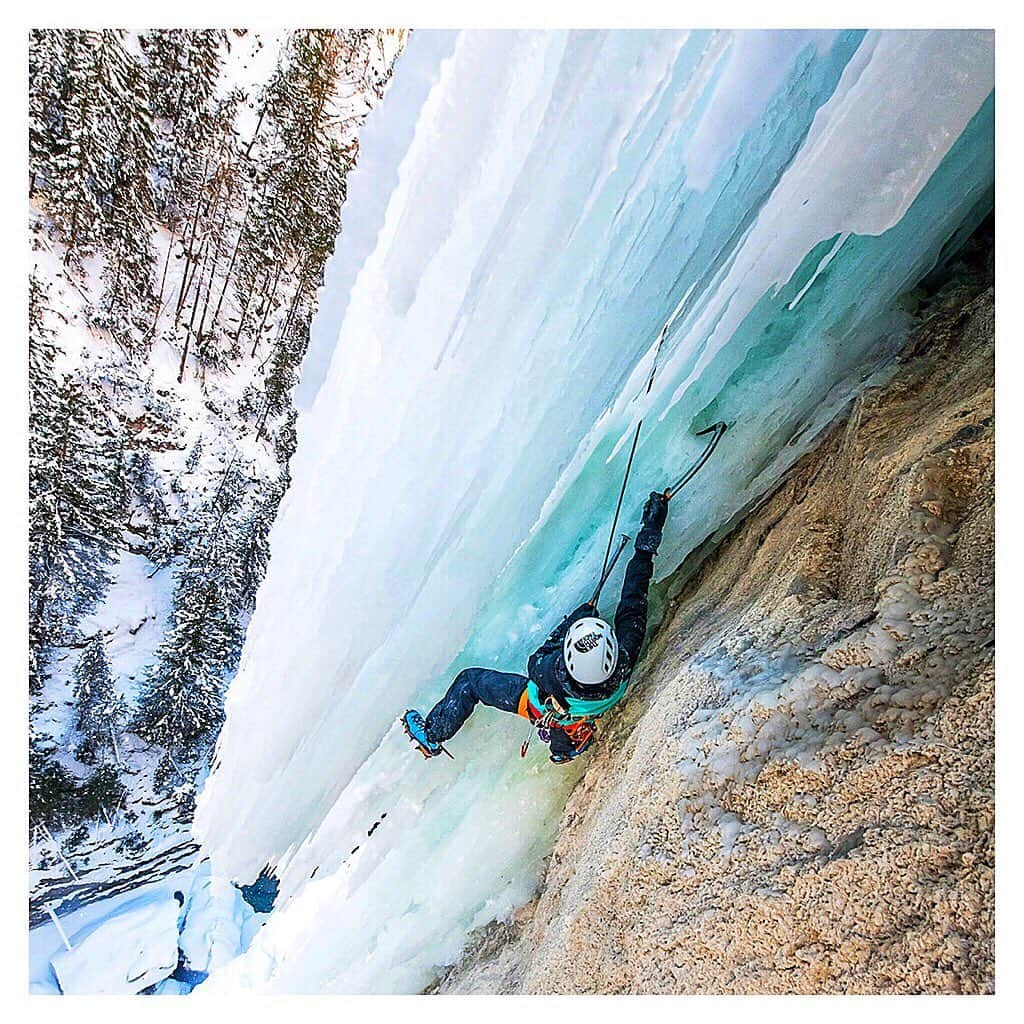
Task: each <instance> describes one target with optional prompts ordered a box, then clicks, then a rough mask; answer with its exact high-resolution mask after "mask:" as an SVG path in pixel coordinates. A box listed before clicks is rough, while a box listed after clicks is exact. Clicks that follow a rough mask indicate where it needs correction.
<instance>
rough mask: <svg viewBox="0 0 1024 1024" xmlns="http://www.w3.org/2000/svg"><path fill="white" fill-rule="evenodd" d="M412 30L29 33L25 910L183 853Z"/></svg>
mask: <svg viewBox="0 0 1024 1024" xmlns="http://www.w3.org/2000/svg"><path fill="white" fill-rule="evenodd" d="M403 45H404V33H402V32H398V31H393V32H392V31H379V30H369V29H360V30H304V31H296V32H291V33H285V34H282V35H280V36H274V37H270V36H261V35H258V34H254V33H253V32H250V31H245V30H232V31H221V30H216V31H215V30H203V31H187V30H159V31H144V32H141V33H134V32H124V31H116V30H103V31H77V30H76V31H64V30H38V31H33V32H32V33H31V38H30V47H29V48H30V53H29V103H30V111H29V113H30V140H29V141H30V163H29V181H28V185H29V196H30V231H31V240H32V260H31V275H30V280H29V294H28V298H29V301H28V312H29V385H30V395H31V398H30V477H29V497H30V526H29V530H30V534H29V542H30V547H29V557H30V583H31V595H30V609H29V635H30V752H29V756H30V822H29V828H30V867H31V884H32V915H31V916H32V920H33V921H37V920H39V919H41V918H42V917H44V916H45V913H46V911H45V904H46V903H47V902H50V903H53V904H55V905H56V904H63V905H69V903H70V905H72V906H73V905H78V904H81V903H87V902H89V901H90V900H92V899H95V898H97V897H99V896H101V895H109V894H110V893H112V892H117V891H120V890H122V889H124V890H127V889H129V888H133V887H135V886H138V885H139V884H142V883H144V882H145V881H146V880H147V879H150V878H155V877H159V876H160V875H161V874H163V873H165V872H167V871H169V870H171V869H172V868H173V867H174V866H175V865H177V864H181V863H183V862H185V861H187V860H188V858H189V857H190V856H191V852H192V849H193V847H192V844H191V842H190V839H189V824H190V822H191V818H192V813H193V808H194V802H195V794H196V790H197V786H199V785H201V783H202V779H203V777H204V773H205V772H206V771H207V770H208V768H209V760H210V756H211V752H212V750H213V745H214V741H215V739H216V736H217V732H218V729H219V727H220V724H221V720H222V703H223V694H224V691H225V688H226V685H227V682H228V681H229V680H230V678H231V676H232V673H233V671H234V669H235V667H236V663H237V659H238V656H239V653H240V650H241V646H242V641H243V639H244V636H245V631H246V625H247V622H248V619H249V616H250V614H251V612H252V609H253V604H254V599H255V593H256V589H257V587H258V585H259V583H260V580H261V579H262V577H263V575H264V573H265V572H266V569H267V560H268V544H267V536H268V531H269V528H270V526H271V523H272V522H273V520H274V517H275V514H276V512H277V508H278V505H279V503H280V501H281V498H282V495H283V494H284V492H285V490H286V489H287V487H288V483H289V476H288V462H289V458H290V457H291V455H292V453H293V451H294V449H295V444H296V431H295V421H296V412H295V408H294V403H293V391H294V388H295V385H296V383H297V370H298V365H299V362H300V360H301V359H302V356H303V354H304V352H305V350H306V347H307V345H308V343H309V325H310V320H311V318H312V316H313V313H314V311H315V308H316V304H317V289H318V287H319V286H320V284H321V283H322V278H323V270H324V264H325V261H326V260H327V258H328V257H329V256H330V255H331V252H332V250H333V248H334V246H335V241H336V237H337V235H338V231H339V229H340V227H341V225H340V210H341V204H342V201H343V199H344V197H345V179H346V174H347V172H348V170H349V169H350V168H351V167H352V166H353V164H354V162H355V160H356V157H357V132H358V129H359V127H360V125H361V124H362V122H363V119H364V118H365V116H366V114H367V113H368V112H369V110H370V109H371V108H372V106H373V105H374V104H375V103H377V102H378V101H379V100H380V98H381V97H382V96H383V93H384V90H385V87H386V85H387V82H388V80H389V77H390V74H391V67H392V63H393V61H394V59H395V57H396V55H397V53H398V52H399V51H400V50H401V48H402V46H403ZM267 713H268V714H273V709H272V708H268V709H267Z"/></svg>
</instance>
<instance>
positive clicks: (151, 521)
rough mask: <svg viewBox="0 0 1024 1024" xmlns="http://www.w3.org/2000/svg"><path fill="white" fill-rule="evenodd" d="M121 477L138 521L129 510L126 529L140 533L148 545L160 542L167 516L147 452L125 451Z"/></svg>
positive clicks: (159, 486) (156, 476) (151, 460)
mask: <svg viewBox="0 0 1024 1024" xmlns="http://www.w3.org/2000/svg"><path fill="white" fill-rule="evenodd" d="M125 481H126V483H127V486H128V490H129V492H130V493H131V495H132V496H133V498H134V502H135V508H136V510H137V513H141V522H140V521H139V519H138V518H137V514H136V513H133V516H132V522H131V527H130V529H131V530H132V532H133V533H141V534H143V535H144V536H145V537H146V540H147V542H148V545H149V546H150V547H151V548H152V547H154V546H156V545H158V544H159V543H160V539H161V536H162V535H163V533H164V531H165V530H166V528H167V526H168V520H169V518H170V516H169V512H168V509H167V499H166V497H165V495H164V492H163V488H162V486H161V483H160V477H159V475H158V474H157V472H156V470H155V469H154V467H153V459H152V457H151V456H150V454H149V452H145V451H133V452H128V454H127V456H126V458H125Z"/></svg>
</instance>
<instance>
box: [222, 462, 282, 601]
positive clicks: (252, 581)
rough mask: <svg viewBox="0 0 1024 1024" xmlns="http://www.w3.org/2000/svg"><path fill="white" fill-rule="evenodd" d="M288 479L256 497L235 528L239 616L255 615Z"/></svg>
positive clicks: (265, 487) (262, 490) (274, 484)
mask: <svg viewBox="0 0 1024 1024" xmlns="http://www.w3.org/2000/svg"><path fill="white" fill-rule="evenodd" d="M285 488H286V478H285V477H284V476H283V475H282V476H280V477H278V478H277V479H276V480H273V481H271V482H270V484H269V485H265V486H264V487H263V488H261V489H260V491H259V492H258V493H257V496H256V498H255V500H254V501H253V502H252V503H251V505H250V506H249V508H248V510H247V511H246V512H245V513H244V514H243V515H242V516H241V517H240V518H239V520H238V523H237V525H236V526H233V528H232V531H231V533H232V538H233V543H232V547H233V549H234V553H233V555H232V557H233V560H234V563H235V566H236V570H235V581H236V587H237V591H236V595H235V601H234V603H235V608H236V612H237V613H238V614H239V615H247V614H249V613H251V612H252V610H253V608H254V607H255V604H256V591H257V590H258V589H259V585H260V584H261V583H262V582H263V577H264V576H266V574H267V564H268V563H269V561H270V528H271V526H272V525H273V523H274V519H275V518H276V517H277V510H278V508H279V507H280V504H281V499H282V498H283V497H284V492H285Z"/></svg>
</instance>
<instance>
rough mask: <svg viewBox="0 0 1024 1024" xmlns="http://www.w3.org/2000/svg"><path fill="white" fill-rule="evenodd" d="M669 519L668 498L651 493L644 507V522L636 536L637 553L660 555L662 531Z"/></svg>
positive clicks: (654, 492) (659, 493) (656, 492)
mask: <svg viewBox="0 0 1024 1024" xmlns="http://www.w3.org/2000/svg"><path fill="white" fill-rule="evenodd" d="M667 518H668V498H666V497H665V495H664V494H662V493H661V492H659V491H651V496H650V497H649V498H648V499H647V504H646V505H644V517H643V522H642V523H641V525H640V532H639V533H638V534H637V536H636V545H635V547H636V549H637V551H647V552H649V553H650V554H652V555H656V554H657V553H658V545H659V544H660V543H661V531H662V528H663V527H664V525H665V520H666V519H667Z"/></svg>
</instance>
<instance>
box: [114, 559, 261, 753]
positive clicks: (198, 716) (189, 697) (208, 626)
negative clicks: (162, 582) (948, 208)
mask: <svg viewBox="0 0 1024 1024" xmlns="http://www.w3.org/2000/svg"><path fill="white" fill-rule="evenodd" d="M225 568H226V567H224V566H223V565H221V564H218V562H216V561H215V562H213V563H204V564H193V565H191V566H188V567H186V568H185V569H183V570H182V572H181V575H180V577H179V580H178V586H177V590H176V592H175V597H174V612H173V624H172V626H171V629H170V631H169V632H168V633H167V635H166V637H165V639H164V642H163V643H162V644H161V645H160V647H159V648H158V649H157V652H156V657H157V663H156V665H155V666H154V668H153V670H152V671H151V673H150V676H149V678H148V680H147V683H146V686H145V690H144V692H143V694H142V696H141V697H140V700H139V710H138V714H137V716H136V719H135V725H134V728H135V731H136V732H137V733H138V734H139V735H140V736H142V737H143V738H144V739H146V740H149V741H150V742H151V743H156V744H159V745H160V746H162V747H164V748H165V749H167V750H170V751H175V752H178V751H180V752H182V753H185V754H189V755H193V754H195V752H196V750H197V748H198V746H199V744H200V743H201V742H202V741H203V740H204V739H205V738H207V737H209V736H210V735H211V734H212V733H214V732H215V730H216V729H218V728H219V726H220V723H221V721H222V719H223V686H224V683H223V680H224V675H225V674H226V673H227V672H228V671H230V670H232V669H233V668H234V667H235V664H236V663H237V659H238V655H239V653H240V651H241V640H242V637H241V630H240V629H239V627H238V624H237V621H236V616H235V611H234V608H233V607H232V592H233V590H234V589H235V588H234V587H233V586H232V582H233V581H232V579H231V577H230V573H226V572H225Z"/></svg>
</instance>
